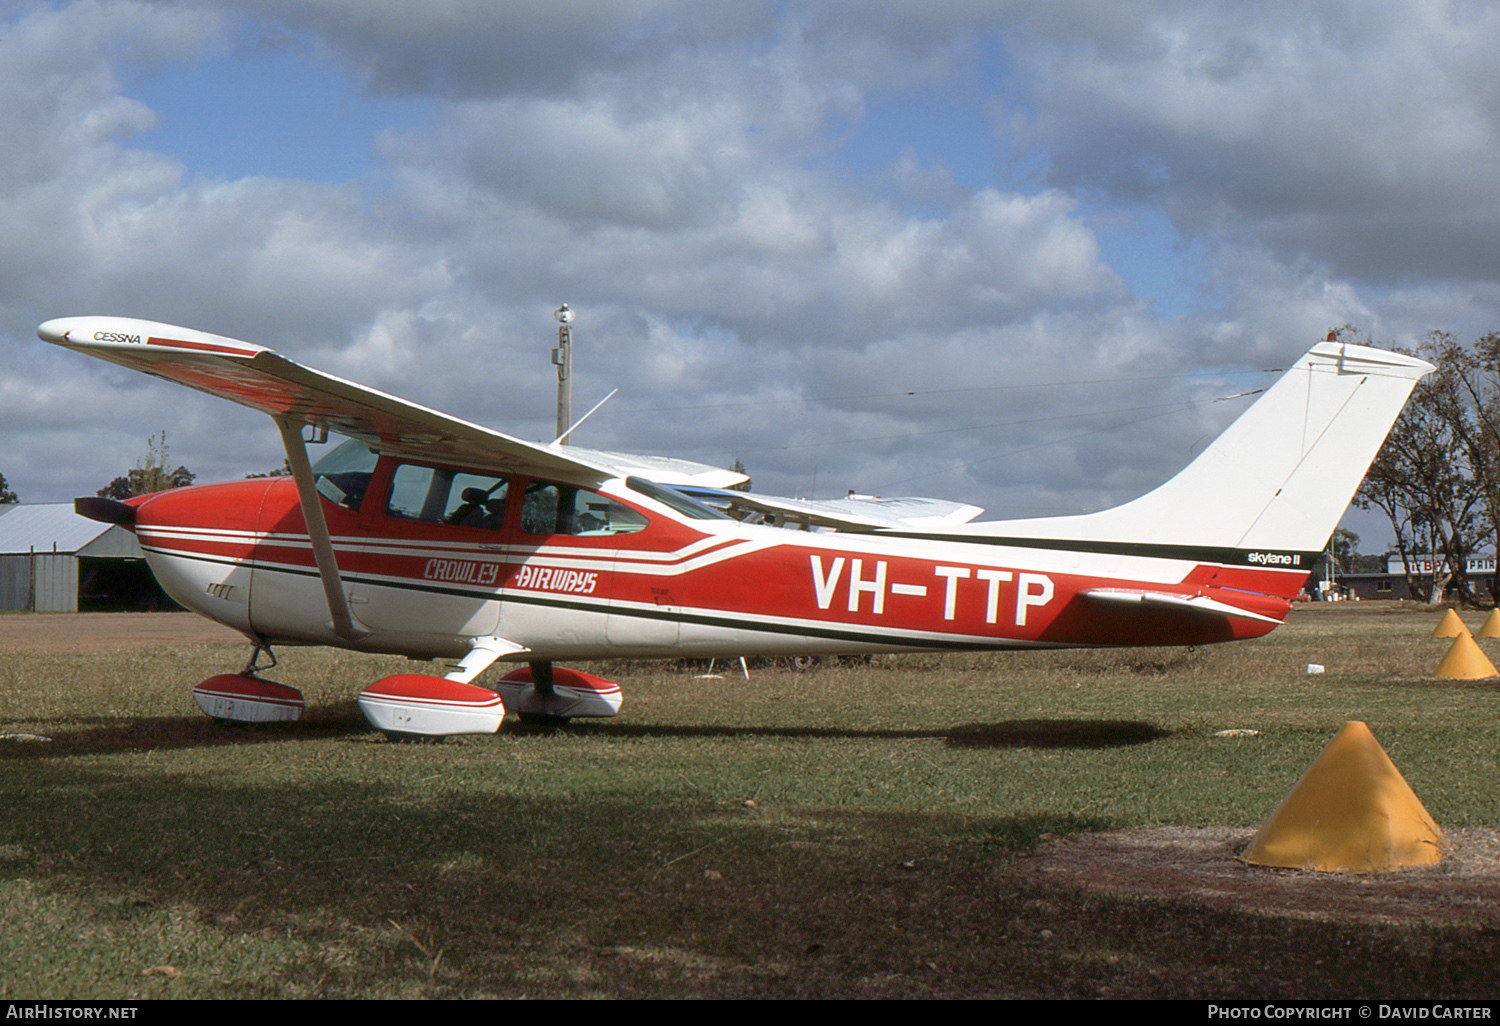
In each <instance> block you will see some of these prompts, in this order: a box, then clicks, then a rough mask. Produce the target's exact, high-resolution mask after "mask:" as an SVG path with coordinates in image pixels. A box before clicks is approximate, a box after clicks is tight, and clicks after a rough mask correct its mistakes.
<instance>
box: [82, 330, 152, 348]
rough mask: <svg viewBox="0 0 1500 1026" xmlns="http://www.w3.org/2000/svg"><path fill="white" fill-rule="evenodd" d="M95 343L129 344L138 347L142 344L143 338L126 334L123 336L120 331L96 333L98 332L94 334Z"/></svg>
mask: <svg viewBox="0 0 1500 1026" xmlns="http://www.w3.org/2000/svg"><path fill="white" fill-rule="evenodd" d="M94 341H95V342H128V343H130V344H131V345H136V346H138V345H140V344H141V336H139V335H125V334H122V333H120V332H118V331H96V332H94Z"/></svg>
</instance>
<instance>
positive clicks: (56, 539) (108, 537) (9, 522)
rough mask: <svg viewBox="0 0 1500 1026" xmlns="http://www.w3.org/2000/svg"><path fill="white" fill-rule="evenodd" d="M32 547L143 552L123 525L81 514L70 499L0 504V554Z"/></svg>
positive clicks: (129, 554)
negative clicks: (75, 509) (107, 522)
mask: <svg viewBox="0 0 1500 1026" xmlns="http://www.w3.org/2000/svg"><path fill="white" fill-rule="evenodd" d="M33 551H35V552H73V553H77V554H79V555H84V556H122V557H135V558H140V556H141V549H140V545H139V544H138V543H137V542H136V540H135V535H133V534H131V533H130V532H129V531H127V530H125V529H124V528H123V527H119V526H117V525H114V524H101V523H99V522H98V521H97V520H90V519H88V518H87V517H81V516H79V515H78V514H77V513H74V512H73V504H72V503H70V502H54V503H39V504H36V505H26V506H21V505H9V506H0V554H12V553H18V552H33Z"/></svg>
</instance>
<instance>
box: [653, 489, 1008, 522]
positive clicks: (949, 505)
mask: <svg viewBox="0 0 1500 1026" xmlns="http://www.w3.org/2000/svg"><path fill="white" fill-rule="evenodd" d="M663 483H664V484H670V483H671V482H663ZM673 487H674V488H675V489H676V490H677V491H679V492H682V493H684V494H685V495H690V496H692V497H693V498H695V499H697V500H699V501H700V502H703V503H706V504H707V505H709V506H712V507H713V508H715V509H721V510H726V511H727V512H729V513H730V515H732V516H735V517H737V518H740V519H744V518H745V517H748V516H751V515H755V514H758V515H760V516H762V517H765V518H766V519H767V520H769V521H772V522H774V523H777V524H783V525H786V524H790V525H793V526H797V527H804V528H814V527H822V528H828V529H831V530H835V531H862V532H871V531H880V530H892V529H905V530H919V529H923V530H935V529H939V528H943V527H953V526H956V525H958V524H964V523H967V522H969V521H970V520H973V519H974V518H975V517H977V516H978V515H979V514H981V513H983V512H984V510H983V509H981V508H980V507H978V506H971V505H969V504H967V503H962V502H949V501H947V500H946V499H921V498H893V499H882V498H879V497H877V496H873V495H850V496H848V497H847V498H843V499H827V500H822V501H816V500H812V499H787V498H780V497H777V496H774V495H757V494H751V493H749V492H736V491H730V490H728V489H725V488H715V487H707V486H702V485H696V484H680V485H674V486H673Z"/></svg>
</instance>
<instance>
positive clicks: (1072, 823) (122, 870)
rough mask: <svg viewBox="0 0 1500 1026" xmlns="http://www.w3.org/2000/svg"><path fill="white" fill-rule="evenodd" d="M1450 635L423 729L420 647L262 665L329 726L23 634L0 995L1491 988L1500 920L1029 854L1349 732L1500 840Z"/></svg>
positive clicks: (1221, 993) (1201, 653)
mask: <svg viewBox="0 0 1500 1026" xmlns="http://www.w3.org/2000/svg"><path fill="white" fill-rule="evenodd" d="M1468 619H1469V621H1470V624H1471V626H1477V624H1478V622H1479V620H1480V617H1479V616H1478V615H1474V616H1471V617H1468ZM1435 623H1436V615H1435V614H1432V613H1428V612H1427V611H1425V610H1414V609H1403V608H1400V607H1396V606H1387V605H1380V606H1376V605H1375V604H1369V605H1367V606H1364V607H1358V606H1348V607H1338V606H1334V607H1320V608H1316V609H1300V610H1298V611H1297V612H1295V613H1294V614H1293V618H1292V619H1291V621H1290V622H1289V623H1288V625H1287V626H1286V627H1284V628H1282V629H1280V630H1278V631H1277V632H1275V633H1274V634H1272V635H1271V636H1270V637H1269V638H1266V639H1263V640H1261V641H1257V642H1252V643H1248V644H1243V645H1239V646H1223V647H1216V648H1209V649H1198V650H1187V651H1185V650H1181V649H1164V650H1128V651H1107V652H1069V653H1043V654H1032V655H1026V654H997V655H986V656H965V657H944V658H941V659H940V658H937V657H903V658H899V659H894V658H893V659H886V660H880V659H877V660H876V661H875V662H874V663H873V664H871V665H868V666H858V667H839V666H828V667H824V668H823V669H821V670H819V671H818V672H815V673H795V672H792V671H791V670H789V669H779V668H763V669H752V671H751V674H750V678H749V680H745V679H744V678H742V677H741V676H740V675H739V671H738V668H737V667H735V668H733V669H732V672H731V671H730V670H729V669H725V668H721V669H722V670H723V673H722V676H717V677H713V678H701V677H699V676H698V675H699V674H701V673H702V672H703V671H702V669H701V668H691V669H684V668H672V667H667V666H663V665H661V664H644V663H643V664H612V665H604V666H597V667H592V669H595V670H596V671H598V672H602V673H604V674H605V675H607V676H611V677H612V678H613V679H616V680H618V681H619V682H620V683H621V685H622V686H623V687H624V689H625V695H626V704H625V707H624V709H623V710H622V714H621V717H620V718H619V719H618V720H616V721H614V722H610V723H590V724H582V725H578V726H575V727H570V728H567V729H563V730H558V731H554V732H545V731H527V730H523V729H521V728H519V727H518V726H513V725H512V724H511V723H509V722H508V723H507V725H506V727H505V728H504V729H503V730H502V731H501V733H500V734H498V735H496V736H493V737H482V738H467V739H463V740H458V741H450V742H449V743H447V744H443V745H435V746H418V745H401V744H393V743H388V742H386V741H385V740H384V739H383V738H382V737H381V736H380V735H378V734H374V733H371V732H369V731H368V730H366V729H365V728H364V726H363V725H362V722H361V721H360V718H359V714H358V712H357V711H356V709H355V708H354V705H353V701H352V699H353V696H354V694H355V693H356V692H357V691H358V690H359V689H360V688H361V687H362V686H364V685H365V684H367V683H369V682H370V681H372V680H373V679H375V678H376V677H378V676H382V675H384V674H387V673H392V672H405V671H406V670H408V669H410V664H408V663H405V662H404V661H400V660H383V659H378V658H370V657H358V656H353V655H349V654H346V653H336V652H328V651H321V650H309V651H296V650H290V649H288V650H285V651H283V652H281V653H279V654H280V655H281V658H282V662H281V665H280V666H279V667H278V668H277V670H276V672H274V673H273V674H271V675H270V676H272V677H273V678H275V679H279V680H281V681H282V682H283V683H287V684H291V685H293V686H296V687H299V688H301V689H302V690H303V692H304V694H305V695H306V698H307V702H308V715H307V717H306V719H305V720H304V721H303V722H302V723H300V724H296V725H292V726H289V727H286V728H283V729H269V728H268V729H259V730H245V729H229V728H223V727H219V726H216V725H214V724H213V723H212V722H210V721H208V720H207V719H205V718H203V717H202V716H200V715H198V714H197V713H196V711H194V710H193V709H192V707H191V700H190V697H189V691H190V689H191V687H192V685H193V684H195V683H196V682H197V681H199V680H200V679H202V678H204V677H207V676H209V675H211V674H213V673H217V672H222V671H225V670H232V669H235V668H237V667H238V665H239V663H240V662H241V661H242V659H243V652H241V651H239V650H237V649H234V648H232V647H231V648H222V647H209V646H200V647H194V648H154V649H148V650H145V651H138V652H130V653H119V654H96V655H55V654H47V653H46V652H43V651H40V650H39V651H35V652H32V651H13V652H8V653H6V654H5V655H4V656H3V657H0V734H5V735H20V734H35V735H41V736H45V737H47V738H50V739H51V740H48V741H24V740H7V741H0V997H5V998H39V997H54V998H62V997H74V998H135V997H141V998H153V997H184V998H236V997H249V998H267V997H272V998H274V997H355V998H360V997H368V998H373V997H429V996H430V997H489V996H498V997H521V996H530V997H575V996H576V997H596V996H597V997H648V998H649V997H688V996H707V997H798V996H816V997H976V996H995V997H1100V996H1105V997H1110V996H1113V997H1137V996H1139V997H1148V996H1149V997H1236V996H1238V997H1271V996H1291V997H1391V998H1397V997H1448V998H1454V997H1495V996H1497V994H1500V986H1497V985H1496V984H1495V982H1494V970H1493V966H1494V965H1495V963H1496V961H1497V958H1500V918H1497V919H1496V920H1495V921H1489V920H1487V919H1485V918H1484V917H1478V918H1476V919H1474V920H1473V921H1469V922H1452V921H1443V922H1427V921H1424V919H1423V918H1422V917H1420V916H1413V917H1411V918H1409V919H1406V920H1400V921H1389V920H1387V921H1379V922H1369V921H1365V922H1355V921H1341V920H1339V919H1337V918H1328V917H1313V916H1308V915H1305V914H1300V913H1295V912H1292V911H1289V910H1283V909H1279V908H1277V907H1275V906H1274V904H1273V905H1270V906H1267V907H1260V908H1254V909H1232V908H1226V907H1223V906H1222V904H1217V903H1214V902H1211V901H1207V900H1204V899H1203V898H1202V896H1199V895H1193V894H1187V893H1184V894H1180V895H1173V896H1169V897H1160V896H1157V897H1150V896H1144V895H1140V894H1130V893H1117V892H1113V891H1110V890H1104V889H1099V888H1091V887H1083V886H1074V885H1064V884H1059V883H1058V882H1056V881H1053V880H1049V879H1048V878H1046V877H1045V876H1043V875H1039V874H1038V873H1036V872H1034V871H1033V868H1034V867H1035V866H1036V865H1037V864H1038V860H1039V859H1041V858H1044V857H1045V853H1046V851H1047V850H1048V848H1049V846H1051V845H1053V844H1056V843H1058V839H1063V838H1068V837H1070V836H1076V835H1079V834H1082V833H1087V832H1094V831H1102V830H1116V829H1127V828H1141V827H1157V826H1180V827H1192V826H1209V825H1218V826H1227V827H1236V828H1243V827H1249V828H1253V827H1255V826H1257V825H1258V824H1259V823H1260V822H1262V821H1263V820H1264V819H1265V818H1266V816H1267V815H1268V814H1269V813H1270V811H1271V810H1272V809H1273V808H1274V807H1275V805H1276V803H1277V802H1278V801H1280V799H1281V798H1282V797H1283V796H1284V795H1285V794H1286V792H1287V791H1288V790H1289V789H1290V788H1291V786H1292V785H1293V784H1294V783H1295V782H1296V780H1297V778H1298V777H1299V776H1300V774H1301V773H1302V771H1303V770H1304V769H1306V768H1307V766H1308V765H1309V764H1310V763H1311V762H1312V761H1313V760H1314V759H1315V758H1316V757H1317V755H1318V753H1319V751H1320V750H1321V749H1322V747H1323V746H1324V745H1325V744H1326V743H1327V742H1328V740H1329V739H1330V738H1331V737H1332V736H1333V734H1334V733H1335V732H1336V731H1337V729H1338V727H1339V726H1340V725H1341V724H1342V723H1343V722H1344V721H1345V720H1348V719H1360V720H1364V721H1366V722H1368V723H1369V724H1370V726H1371V728H1372V730H1373V731H1374V732H1375V735H1376V737H1377V738H1378V739H1379V740H1380V742H1381V743H1382V745H1383V746H1384V747H1385V748H1386V751H1387V752H1388V753H1389V754H1390V755H1391V757H1392V759H1393V760H1394V761H1395V762H1396V764H1397V766H1398V767H1399V768H1400V769H1401V771H1402V773H1403V774H1404V775H1405V776H1406V778H1407V780H1408V782H1409V783H1410V784H1411V785H1412V787H1413V789H1414V790H1415V791H1416V793H1417V794H1418V795H1419V796H1420V797H1421V799H1422V800H1423V802H1424V803H1425V804H1426V806H1427V808H1428V809H1429V810H1430V811H1431V812H1432V814H1433V816H1434V817H1435V818H1436V819H1437V821H1438V822H1439V823H1440V824H1441V825H1442V826H1443V827H1444V828H1445V830H1448V829H1460V828H1495V827H1500V800H1497V797H1496V783H1497V769H1500V765H1497V764H1500V744H1497V741H1500V738H1497V729H1500V728H1497V722H1500V720H1497V715H1496V713H1497V711H1500V710H1497V706H1500V683H1497V682H1496V681H1494V680H1491V681H1481V682H1459V681H1438V680H1433V679H1431V677H1430V674H1431V673H1432V671H1433V669H1434V668H1435V667H1436V665H1437V662H1438V660H1439V659H1440V658H1441V656H1442V654H1443V652H1444V651H1445V649H1446V642H1441V641H1432V640H1429V639H1428V634H1429V633H1430V631H1431V629H1432V627H1433V625H1434V624H1435ZM1486 644H1493V643H1486ZM1497 655H1500V650H1497V651H1492V652H1491V657H1492V658H1496V657H1497ZM1308 663H1320V664H1323V665H1325V666H1326V667H1327V673H1325V674H1323V675H1321V676H1309V675H1308V674H1307V673H1306V672H1305V668H1306V665H1307V664H1308ZM1226 728H1245V729H1251V730H1255V731H1257V732H1258V733H1256V734H1255V735H1254V736H1248V737H1234V738H1221V737H1215V736H1214V735H1215V732H1217V731H1219V730H1223V729H1226ZM1243 872H1244V873H1246V874H1252V873H1255V874H1268V873H1274V872H1276V871H1270V870H1260V869H1251V868H1248V867H1245V868H1244V870H1243ZM1418 872H1422V873H1434V872H1439V871H1418ZM1360 885H1361V884H1360V882H1359V881H1358V880H1357V879H1355V880H1352V881H1351V882H1350V883H1349V886H1350V887H1352V888H1356V889H1357V888H1358V887H1359V886H1360Z"/></svg>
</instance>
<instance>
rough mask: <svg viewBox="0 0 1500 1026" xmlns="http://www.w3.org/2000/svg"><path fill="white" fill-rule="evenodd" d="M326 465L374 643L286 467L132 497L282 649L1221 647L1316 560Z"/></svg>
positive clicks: (191, 570)
mask: <svg viewBox="0 0 1500 1026" xmlns="http://www.w3.org/2000/svg"><path fill="white" fill-rule="evenodd" d="M366 452H367V451H366ZM333 463H334V466H333V467H332V468H331V469H330V468H325V465H324V463H320V464H319V468H318V469H320V471H321V472H320V473H319V475H318V489H319V492H320V502H321V504H322V508H323V513H324V516H325V518H326V520H327V524H328V529H329V534H330V535H331V538H332V542H333V547H334V550H335V553H336V556H337V563H338V573H339V579H340V581H341V583H342V586H343V590H344V592H345V594H346V595H347V596H348V599H349V609H350V611H351V612H352V614H353V616H354V618H355V619H356V620H357V621H358V623H359V625H360V626H361V628H362V629H363V630H364V631H366V632H367V633H364V634H363V636H361V637H359V638H358V639H351V638H349V637H346V636H341V635H340V634H339V633H338V632H337V631H336V630H335V629H334V626H333V624H332V623H331V622H330V618H329V615H328V612H327V610H328V606H327V603H326V602H325V600H324V597H323V591H322V586H321V584H320V580H319V576H318V570H317V568H316V566H315V561H314V556H313V551H312V546H311V544H310V542H309V540H308V531H307V528H306V527H305V525H304V522H303V517H302V513H301V510H300V508H299V505H298V496H297V491H296V488H295V486H294V484H293V483H292V482H291V481H290V480H289V479H285V478H261V479H254V480H247V481H239V482H231V483H226V484H218V485H203V486H195V487H188V488H181V489H176V490H173V491H169V492H163V493H159V494H157V495H154V496H150V497H147V498H146V499H144V500H137V502H136V503H135V504H136V505H137V510H136V519H135V530H136V532H137V534H138V536H139V539H140V542H141V546H142V549H143V550H144V551H145V554H146V558H147V560H148V562H149V564H150V566H151V568H152V570H153V571H154V573H155V574H156V576H157V578H158V579H159V580H160V581H161V583H162V585H163V587H164V588H165V589H166V590H167V591H168V592H169V593H170V594H171V595H172V596H173V598H175V599H176V600H177V601H179V602H181V603H182V604H183V605H185V606H187V607H188V608H191V609H193V610H195V611H197V612H199V613H201V614H203V615H205V616H208V617H211V618H212V619H214V620H217V621H219V622H221V623H224V624H227V625H229V626H231V627H233V628H235V629H237V630H240V631H242V632H243V633H245V634H246V635H247V636H249V637H251V638H252V639H255V640H256V641H258V642H263V643H268V644H316V645H337V646H340V647H347V648H354V649H358V650H362V651H371V652H390V653H400V654H406V655H411V656H416V657H445V658H456V657H460V656H462V655H463V654H464V653H465V652H467V651H468V650H469V648H470V647H471V645H472V643H473V639H475V638H478V637H485V636H499V637H503V638H505V639H507V640H508V641H511V642H515V643H516V644H518V645H520V646H523V647H524V649H525V654H524V655H520V656H517V657H516V658H524V659H530V660H554V659H555V660H568V659H595V658H607V657H615V656H631V657H656V656H705V657H706V656H738V655H742V654H747V653H760V654H767V655H796V654H836V653H869V652H892V651H922V650H927V651H942V650H965V649H967V650H979V649H998V648H1018V647H1062V646H1079V645H1088V646H1093V645H1189V644H1206V643H1211V642H1221V641H1231V640H1237V639H1241V638H1249V637H1256V636H1259V635H1262V634H1265V633H1266V632H1268V631H1269V630H1271V629H1272V627H1274V626H1275V624H1274V622H1272V621H1273V620H1276V619H1280V617H1281V616H1282V615H1284V614H1285V612H1286V609H1287V600H1288V599H1289V598H1290V597H1291V596H1292V595H1294V594H1295V593H1296V591H1297V590H1298V589H1299V588H1300V586H1301V583H1302V579H1303V578H1305V576H1306V573H1307V570H1306V568H1300V569H1291V568H1284V567H1268V566H1254V565H1231V564H1232V563H1233V562H1235V561H1234V560H1223V559H1220V560H1218V561H1215V560H1214V559H1213V558H1212V557H1211V554H1210V555H1209V557H1200V556H1195V555H1194V554H1193V553H1191V552H1178V551H1174V550H1172V549H1171V547H1163V546H1157V547H1155V548H1154V549H1149V550H1148V549H1146V548H1143V547H1140V546H1119V547H1117V548H1116V549H1115V550H1110V547H1108V546H1104V547H1102V549H1101V547H1100V546H1098V545H1092V546H1090V545H1084V546H1079V547H1076V548H1074V547H1069V546H1068V545H1067V544H1065V543H1060V542H1058V541H1057V540H1055V539H1052V540H1046V541H1045V542H1038V544H1036V545H1028V544H1026V543H1025V540H1024V539H1022V540H1017V539H986V538H976V539H975V540H973V541H954V540H951V539H932V538H923V537H918V536H904V535H898V534H858V533H845V532H804V531H792V530H786V529H782V528H776V527H770V526H765V525H759V524H746V523H741V522H739V521H735V520H732V519H728V518H724V517H719V516H715V515H713V514H712V512H711V511H709V510H706V509H703V508H701V507H695V506H694V504H693V503H691V502H690V501H689V500H685V499H682V498H681V496H678V495H676V494H675V493H670V492H663V491H662V490H661V489H660V488H657V487H654V486H649V485H646V484H642V483H637V482H635V480H634V479H632V480H631V481H629V482H627V481H625V480H612V481H607V482H604V483H602V484H600V485H598V486H597V487H596V488H593V489H589V488H583V487H579V486H575V485H570V484H566V483H562V482H554V481H545V480H541V479H536V478H529V477H524V476H517V475H505V474H499V473H495V472H480V471H472V470H465V469H463V468H445V467H435V466H428V465H423V464H417V463H413V462H412V461H409V460H400V459H397V458H395V457H391V456H382V457H379V458H378V459H377V458H376V457H375V456H374V455H373V454H368V461H367V462H365V463H360V462H359V461H355V463H353V464H349V463H348V460H347V459H346V460H345V465H344V467H343V469H340V467H339V466H338V463H339V461H338V460H334V461H333ZM351 466H352V467H353V469H350V467H351ZM1101 589H1105V590H1108V589H1124V590H1142V591H1150V592H1153V593H1158V594H1162V593H1170V594H1172V595H1180V596H1183V597H1193V596H1206V597H1208V598H1213V597H1215V596H1219V597H1223V596H1226V595H1227V596H1231V597H1232V599H1233V603H1234V604H1235V605H1236V606H1238V607H1241V608H1250V609H1254V610H1255V611H1256V612H1258V613H1260V614H1263V615H1264V616H1266V617H1269V618H1271V619H1267V620H1259V619H1238V618H1225V617H1216V616H1204V615H1202V614H1201V613H1196V612H1191V611H1186V610H1174V609H1160V608H1158V609H1150V610H1145V609H1135V608H1128V607H1123V606H1119V605H1112V604H1108V603H1100V602H1096V601H1090V600H1088V597H1087V596H1086V594H1085V593H1088V592H1098V591H1099V590H1101Z"/></svg>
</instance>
